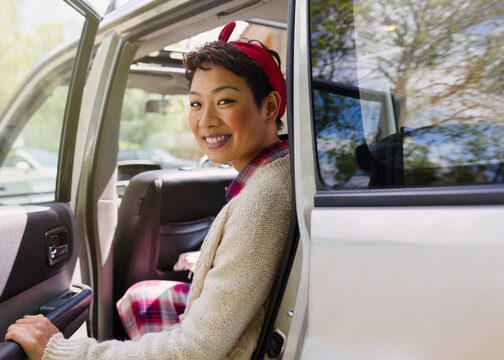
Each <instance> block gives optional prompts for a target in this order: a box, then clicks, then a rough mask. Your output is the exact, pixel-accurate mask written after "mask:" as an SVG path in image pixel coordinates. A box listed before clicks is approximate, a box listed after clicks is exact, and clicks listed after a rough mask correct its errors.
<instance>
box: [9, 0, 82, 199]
mask: <svg viewBox="0 0 504 360" xmlns="http://www.w3.org/2000/svg"><path fill="white" fill-rule="evenodd" d="M0 19H1V21H0V31H1V33H2V38H1V39H0V78H1V79H2V87H1V88H0V204H19V203H27V202H38V201H50V200H54V194H55V186H56V173H57V165H58V152H59V145H60V136H61V130H62V126H63V118H64V112H65V106H66V101H67V96H68V88H69V87H68V85H69V82H70V77H71V72H72V68H73V63H74V54H75V49H76V47H77V42H78V36H79V34H80V31H81V29H82V25H83V22H84V18H83V17H82V16H80V15H79V14H78V13H77V12H76V11H75V10H74V9H72V8H71V7H70V6H69V5H68V4H67V3H65V2H64V1H50V0H42V1H36V2H33V1H28V0H21V1H20V0H5V1H2V2H0Z"/></svg>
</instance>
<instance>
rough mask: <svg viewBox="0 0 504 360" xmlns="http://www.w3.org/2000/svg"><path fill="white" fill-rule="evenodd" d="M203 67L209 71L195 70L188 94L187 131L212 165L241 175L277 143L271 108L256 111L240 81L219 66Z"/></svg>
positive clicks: (207, 65)
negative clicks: (227, 167) (226, 165)
mask: <svg viewBox="0 0 504 360" xmlns="http://www.w3.org/2000/svg"><path fill="white" fill-rule="evenodd" d="M205 67H207V68H210V70H201V69H198V70H196V72H195V74H194V77H193V81H192V84H191V90H190V92H189V101H190V104H191V110H190V112H189V123H190V126H191V129H192V131H193V133H194V136H195V137H196V141H197V142H198V144H199V146H200V147H201V148H202V149H203V151H204V152H205V154H207V156H208V158H209V159H210V160H211V161H212V162H215V163H224V162H229V163H230V164H231V165H233V167H234V168H235V169H236V170H238V171H241V170H242V169H243V168H244V167H245V166H246V165H247V164H248V163H249V162H250V161H252V160H253V159H254V158H255V157H256V156H257V155H258V154H259V153H260V152H261V151H262V150H264V149H265V148H266V147H268V146H270V145H272V144H274V143H275V142H276V141H277V134H276V125H275V121H274V120H275V119H273V120H271V118H272V116H271V115H270V111H269V109H268V108H271V107H269V106H268V101H265V103H264V104H263V106H262V107H261V108H258V107H257V105H256V103H255V101H254V96H253V94H252V90H251V89H250V87H249V86H248V84H247V82H246V81H245V79H244V78H242V77H239V76H238V75H236V74H234V73H232V72H231V71H229V70H227V69H225V68H223V67H221V66H216V65H212V64H205ZM275 117H276V116H275Z"/></svg>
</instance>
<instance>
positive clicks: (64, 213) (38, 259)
mask: <svg viewBox="0 0 504 360" xmlns="http://www.w3.org/2000/svg"><path fill="white" fill-rule="evenodd" d="M0 219H1V223H2V224H4V226H2V227H0V233H1V234H2V235H3V236H1V238H0V244H1V245H2V247H3V248H6V249H7V250H6V251H9V252H11V254H9V255H10V258H9V259H8V260H7V261H5V262H4V263H3V264H2V265H3V267H4V268H3V269H2V277H3V278H2V279H1V280H3V281H2V282H1V283H0V290H1V293H0V301H3V300H6V299H8V298H10V297H12V296H14V295H16V294H18V293H20V292H21V291H23V290H26V289H27V288H29V287H30V286H33V285H35V284H37V283H39V282H41V281H42V280H45V279H47V278H49V277H51V276H53V275H54V274H56V273H58V272H59V271H62V270H63V269H64V268H65V267H67V265H69V262H70V260H73V261H72V263H71V264H70V265H71V266H70V267H71V268H73V266H74V265H75V256H73V259H72V252H73V247H74V246H73V238H74V234H73V228H74V226H73V215H72V212H71V210H70V208H69V206H68V205H67V204H62V203H49V204H40V205H28V206H19V207H6V208H0ZM21 230H23V232H21ZM56 247H59V248H60V250H59V251H60V253H61V254H60V255H59V256H58V254H56V253H53V254H52V255H51V254H50V249H52V250H53V252H54V251H55V250H56ZM63 248H66V251H65V253H62V252H63V251H64V250H62V249H63ZM51 256H52V257H53V259H52V260H51ZM50 261H52V262H54V261H57V262H55V263H53V265H50ZM9 265H10V266H9ZM27 270H28V271H27Z"/></svg>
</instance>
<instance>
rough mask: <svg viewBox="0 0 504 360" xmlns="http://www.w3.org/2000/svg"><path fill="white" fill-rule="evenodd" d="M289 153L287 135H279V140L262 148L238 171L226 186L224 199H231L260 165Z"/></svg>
mask: <svg viewBox="0 0 504 360" xmlns="http://www.w3.org/2000/svg"><path fill="white" fill-rule="evenodd" d="M288 153H289V141H288V140H287V137H286V136H285V137H284V136H280V141H279V142H277V143H275V144H273V145H271V146H270V147H268V148H266V149H264V150H263V151H262V152H261V153H260V154H259V155H257V156H256V158H255V159H254V160H252V161H251V162H250V163H249V164H248V165H247V166H245V168H244V169H243V170H242V171H240V173H239V174H238V176H237V177H236V178H235V179H234V180H233V182H231V184H230V185H229V186H228V187H227V188H226V200H227V202H229V201H231V199H232V198H234V197H235V196H236V195H238V194H239V193H240V191H241V189H243V188H244V187H245V184H246V183H247V181H248V179H250V177H251V176H252V174H253V173H254V172H255V171H256V170H257V169H258V168H260V167H261V166H264V165H267V164H269V163H270V162H272V161H273V160H277V159H280V158H282V157H284V156H285V155H287V154H288Z"/></svg>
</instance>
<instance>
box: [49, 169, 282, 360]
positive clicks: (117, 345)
mask: <svg viewBox="0 0 504 360" xmlns="http://www.w3.org/2000/svg"><path fill="white" fill-rule="evenodd" d="M268 167H269V166H268ZM260 170H262V169H260ZM258 172H259V170H258ZM261 174H262V173H261ZM261 174H258V175H257V176H256V175H255V174H254V176H253V177H252V178H251V179H250V180H249V182H248V183H247V186H246V187H245V188H244V189H243V190H242V192H241V193H240V194H239V195H238V196H237V197H235V198H234V199H233V200H232V201H231V202H230V203H229V204H228V206H226V207H225V208H224V210H223V211H222V213H220V214H219V216H218V217H217V219H216V220H215V222H216V223H217V224H215V223H214V225H215V226H213V227H212V230H213V233H212V230H211V233H209V236H218V237H219V239H218V241H219V245H218V247H217V248H216V252H215V257H214V260H213V263H212V264H209V265H210V270H209V271H208V273H207V274H206V277H205V278H204V282H203V287H202V289H201V294H200V296H199V297H197V298H196V299H195V300H194V301H193V302H192V304H191V306H190V308H189V310H188V311H187V312H186V314H185V317H184V319H183V321H182V322H181V323H180V324H177V325H175V326H173V327H172V328H171V329H170V330H168V331H165V332H162V333H150V334H145V335H144V336H142V338H141V339H140V340H138V341H135V342H134V341H125V342H119V341H116V340H110V341H105V342H101V343H98V342H97V341H96V340H94V339H88V338H86V339H80V340H66V339H64V338H63V336H62V335H61V334H57V335H55V336H53V337H52V338H51V340H50V341H49V343H48V345H47V346H46V349H45V352H44V356H43V358H42V359H43V360H58V359H69V358H71V359H76V360H80V359H87V360H93V359H111V360H112V359H121V360H128V359H202V360H205V359H212V360H213V359H222V358H224V357H225V356H226V354H227V353H228V352H229V350H230V349H231V348H232V347H233V345H234V344H235V342H236V341H237V339H238V338H239V337H240V335H241V334H242V333H243V332H244V330H245V329H246V328H247V326H248V325H249V323H250V322H251V320H252V319H253V318H254V316H255V315H256V314H257V313H258V311H259V309H260V308H261V307H262V306H263V304H264V303H265V301H266V298H267V297H268V294H269V291H270V289H271V286H272V284H273V280H274V277H275V275H276V271H277V268H278V263H279V259H280V257H281V253H282V249H283V245H284V241H285V238H286V234H287V230H288V224H289V217H290V187H289V186H288V184H287V185H286V184H285V181H286V179H285V175H286V173H285V171H280V172H278V173H275V174H273V175H283V176H282V177H280V178H279V177H278V176H272V177H271V176H270V177H268V176H265V175H266V174H267V172H265V173H264V174H262V175H261ZM287 174H288V173H287ZM287 176H288V175H287ZM263 177H264V182H263V181H261V180H262V178H263ZM252 180H254V181H252ZM287 181H288V178H287ZM249 184H250V185H249Z"/></svg>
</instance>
